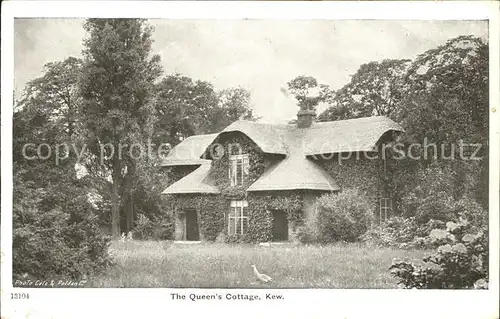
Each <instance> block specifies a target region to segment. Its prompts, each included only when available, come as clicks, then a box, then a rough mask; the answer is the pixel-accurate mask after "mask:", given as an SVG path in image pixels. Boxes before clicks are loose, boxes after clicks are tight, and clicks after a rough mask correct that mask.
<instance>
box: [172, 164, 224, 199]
mask: <svg viewBox="0 0 500 319" xmlns="http://www.w3.org/2000/svg"><path fill="white" fill-rule="evenodd" d="M210 167H211V163H210V162H208V163H204V164H202V165H201V166H200V167H198V168H197V169H196V170H194V171H193V172H192V173H191V174H188V175H186V176H184V177H183V178H181V179H180V180H178V181H177V182H175V183H173V184H172V185H170V186H169V187H168V188H167V189H166V190H164V191H163V192H162V194H170V195H172V194H194V193H198V194H218V193H220V192H219V190H218V189H217V187H215V186H214V185H213V181H212V179H211V178H210V175H209V172H210Z"/></svg>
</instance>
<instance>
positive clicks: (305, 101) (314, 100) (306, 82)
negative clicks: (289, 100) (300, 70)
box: [287, 75, 327, 111]
mask: <svg viewBox="0 0 500 319" xmlns="http://www.w3.org/2000/svg"><path fill="white" fill-rule="evenodd" d="M287 86H288V91H289V92H290V93H291V94H292V95H293V96H294V97H295V99H296V100H297V102H298V105H299V108H300V110H302V111H307V110H316V107H317V106H318V104H319V103H320V102H322V101H324V100H325V98H326V96H325V95H324V94H323V93H325V92H327V86H325V85H320V84H319V83H318V80H316V78H314V77H312V76H306V75H300V76H298V77H296V78H294V79H292V80H291V81H290V82H288V83H287Z"/></svg>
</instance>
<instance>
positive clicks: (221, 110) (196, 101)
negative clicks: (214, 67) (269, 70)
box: [154, 74, 257, 145]
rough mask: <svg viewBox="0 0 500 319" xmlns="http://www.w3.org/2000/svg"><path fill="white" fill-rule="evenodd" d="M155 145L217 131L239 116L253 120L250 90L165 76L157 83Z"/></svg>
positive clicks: (181, 76)
mask: <svg viewBox="0 0 500 319" xmlns="http://www.w3.org/2000/svg"><path fill="white" fill-rule="evenodd" d="M156 93H157V95H156V99H155V111H156V114H157V117H158V121H157V122H156V125H155V139H154V140H155V144H160V143H170V144H172V145H176V144H178V143H179V142H180V141H182V140H183V139H184V138H186V137H188V136H191V135H195V134H208V133H216V132H220V131H221V130H222V129H224V128H225V127H226V126H228V125H229V124H231V123H232V122H234V121H236V120H240V119H244V120H252V121H253V120H256V119H257V118H256V117H255V116H254V114H253V111H252V107H251V105H250V97H251V96H250V92H249V91H247V90H246V89H244V88H241V87H235V88H228V89H223V90H221V91H216V90H215V89H214V87H213V85H212V84H211V83H209V82H206V81H199V80H198V81H194V80H193V79H191V78H189V77H187V76H183V75H180V74H174V75H167V76H165V77H164V78H163V79H162V80H161V82H160V83H158V84H157V85H156Z"/></svg>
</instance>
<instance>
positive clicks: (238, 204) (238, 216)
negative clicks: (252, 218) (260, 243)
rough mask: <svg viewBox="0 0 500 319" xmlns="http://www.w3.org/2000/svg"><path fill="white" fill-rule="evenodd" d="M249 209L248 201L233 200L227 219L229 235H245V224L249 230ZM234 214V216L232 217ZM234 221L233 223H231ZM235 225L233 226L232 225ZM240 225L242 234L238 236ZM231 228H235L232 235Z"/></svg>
mask: <svg viewBox="0 0 500 319" xmlns="http://www.w3.org/2000/svg"><path fill="white" fill-rule="evenodd" d="M247 207H248V202H247V201H246V200H232V201H231V203H230V205H229V214H228V217H227V233H228V235H244V234H245V227H244V225H245V223H246V227H247V229H248V212H247V211H246V209H245V208H247ZM232 213H234V214H233V216H231V215H232ZM231 220H232V221H231ZM231 223H233V224H231ZM238 224H239V226H240V233H239V234H238ZM231 226H233V229H234V233H231Z"/></svg>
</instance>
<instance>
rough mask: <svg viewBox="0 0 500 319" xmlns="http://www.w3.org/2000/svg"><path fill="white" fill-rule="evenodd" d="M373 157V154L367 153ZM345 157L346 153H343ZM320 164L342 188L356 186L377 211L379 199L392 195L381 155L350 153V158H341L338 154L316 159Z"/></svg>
mask: <svg viewBox="0 0 500 319" xmlns="http://www.w3.org/2000/svg"><path fill="white" fill-rule="evenodd" d="M368 156H369V157H375V156H376V155H375V154H369V155H368ZM344 157H347V155H344ZM316 162H317V164H319V165H321V166H322V167H323V168H324V169H325V170H326V171H327V172H328V174H329V175H330V176H332V178H333V180H335V182H337V185H338V186H339V187H340V188H341V190H342V189H346V188H356V189H358V190H359V191H360V192H363V193H364V194H365V195H366V196H367V197H368V198H369V199H370V201H371V202H373V205H374V207H375V208H376V211H378V205H379V199H380V198H382V197H392V195H391V193H392V191H391V186H392V184H391V183H390V178H389V177H388V174H387V172H386V170H385V168H384V161H383V159H382V157H381V156H377V158H373V159H372V158H367V157H366V156H365V155H364V154H363V153H352V154H351V157H350V158H341V159H340V160H339V157H338V155H335V156H333V157H332V158H331V159H320V160H317V161H316Z"/></svg>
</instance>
